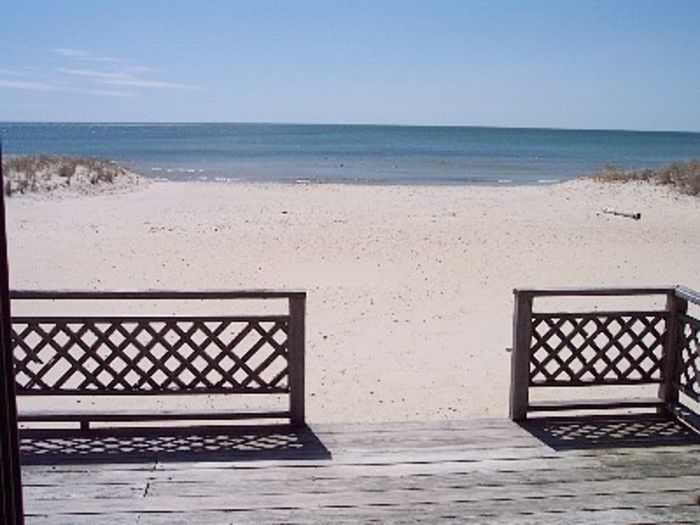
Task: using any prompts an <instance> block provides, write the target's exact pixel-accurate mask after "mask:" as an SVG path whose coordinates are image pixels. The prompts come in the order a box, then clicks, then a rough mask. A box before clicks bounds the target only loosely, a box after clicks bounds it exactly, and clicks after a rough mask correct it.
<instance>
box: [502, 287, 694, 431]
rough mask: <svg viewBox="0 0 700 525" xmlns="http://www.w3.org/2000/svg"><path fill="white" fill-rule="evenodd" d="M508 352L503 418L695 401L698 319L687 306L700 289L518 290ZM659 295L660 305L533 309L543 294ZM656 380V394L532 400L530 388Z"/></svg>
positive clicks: (670, 406)
mask: <svg viewBox="0 0 700 525" xmlns="http://www.w3.org/2000/svg"><path fill="white" fill-rule="evenodd" d="M514 294H515V312H514V319H513V349H512V356H511V389H510V417H511V419H513V420H514V421H519V420H524V419H526V418H527V416H528V413H529V412H553V411H565V410H569V411H571V410H589V409H629V408H656V409H657V410H666V411H669V412H674V413H679V412H681V411H685V412H687V409H688V407H687V406H686V405H684V404H683V403H681V402H680V401H679V392H680V393H682V394H684V395H685V396H687V397H688V398H689V399H690V400H692V401H694V402H696V403H697V402H700V321H699V320H698V319H696V318H695V317H691V316H690V315H688V313H687V305H688V302H689V301H691V302H692V303H694V304H696V305H700V294H698V293H697V292H693V291H692V290H689V289H687V288H682V287H665V288H621V289H613V288H594V289H546V290H545V289H539V290H534V289H518V290H515V291H514ZM583 296H616V297H622V296H665V298H666V307H665V309H663V310H645V311H639V310H637V311H635V310H620V311H590V312H579V313H570V312H535V311H533V302H534V300H535V299H536V298H543V297H583ZM650 384H652V385H653V384H658V385H659V389H658V398H653V399H641V400H640V399H620V400H576V401H566V402H531V401H530V389H531V388H539V387H585V386H600V385H604V386H617V385H650Z"/></svg>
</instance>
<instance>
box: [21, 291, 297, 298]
mask: <svg viewBox="0 0 700 525" xmlns="http://www.w3.org/2000/svg"><path fill="white" fill-rule="evenodd" d="M304 296H305V292H303V291H298V290H202V291H182V290H143V291H126V290H123V291H108V292H103V291H97V292H95V291H85V290H12V291H11V292H10V297H11V298H12V299H32V300H39V299H47V300H55V299H85V300H93V299H114V300H120V299H121V300H133V299H149V300H157V299H160V300H169V299H291V298H294V297H297V298H298V297H304Z"/></svg>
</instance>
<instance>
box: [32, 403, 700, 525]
mask: <svg viewBox="0 0 700 525" xmlns="http://www.w3.org/2000/svg"><path fill="white" fill-rule="evenodd" d="M561 421H562V426H561V428H562V429H564V430H565V431H566V432H569V434H572V432H573V431H572V430H570V428H569V427H571V425H573V421H574V420H572V419H562V420H561ZM635 421H636V423H635ZM664 421H671V423H669V424H671V425H673V424H674V423H673V422H672V420H668V419H664V418H662V417H661V416H649V419H648V420H635V419H633V418H629V417H627V418H623V419H621V420H619V421H615V420H613V419H605V420H596V419H588V420H582V421H581V422H580V425H579V427H576V428H579V429H583V428H588V427H591V426H597V427H598V429H599V431H600V432H603V431H604V429H605V428H606V426H611V427H613V426H614V427H615V429H616V430H615V432H617V433H619V432H620V428H621V427H620V425H622V427H624V428H627V429H628V430H629V431H630V432H633V433H635V434H637V438H640V439H641V437H642V436H646V438H645V439H646V440H647V441H646V443H645V444H644V445H643V446H638V445H637V446H634V447H630V446H622V447H610V446H600V447H598V448H594V449H585V448H584V449H572V450H567V451H558V450H554V449H552V448H551V447H550V446H548V445H547V444H545V443H544V442H543V441H541V440H540V439H538V438H536V437H535V436H534V435H533V434H532V433H531V432H530V431H529V430H526V429H525V428H523V427H521V426H519V425H517V424H514V423H511V422H509V421H498V420H487V421H470V422H445V423H438V422H436V423H410V424H395V425H389V424H387V425H376V424H375V425H367V426H362V425H343V426H337V427H335V426H332V425H323V426H318V427H314V428H313V431H311V430H307V432H308V433H306V434H302V433H299V431H296V430H294V429H293V427H288V430H287V431H286V432H287V433H286V434H285V431H284V429H283V427H276V429H275V432H273V433H265V432H264V431H263V429H262V427H261V428H260V429H258V430H254V429H251V430H247V431H245V432H247V433H248V435H250V436H252V437H251V439H252V441H251V442H249V443H248V444H247V445H246V446H248V447H250V446H252V444H253V443H254V441H255V440H254V437H255V434H256V433H258V435H259V440H260V441H261V443H264V444H265V445H264V446H266V447H271V446H274V445H273V441H272V437H271V436H272V435H273V434H274V435H279V436H285V435H286V436H288V437H291V438H294V436H296V437H298V438H299V441H298V443H300V447H301V449H303V448H304V447H311V449H310V450H308V451H307V453H308V454H310V455H311V456H313V447H316V446H318V443H320V444H321V445H322V446H323V447H324V448H327V450H328V452H330V457H325V458H323V459H314V458H313V457H304V456H303V455H300V456H298V457H297V458H294V457H291V458H288V459H281V460H270V459H265V458H266V456H265V455H264V454H262V453H260V454H262V455H261V456H259V458H260V459H256V458H255V455H253V456H252V457H250V458H248V459H242V457H241V456H240V455H238V456H236V454H235V453H232V456H231V457H230V459H229V460H221V461H207V460H206V459H204V460H203V461H199V459H201V458H198V457H197V455H196V454H193V457H192V458H191V459H190V461H177V462H168V461H165V460H163V458H160V459H156V460H155V461H153V462H144V463H142V464H138V463H134V464H128V465H115V464H110V463H88V464H85V463H82V464H81V463H79V462H78V463H76V464H67V465H37V466H25V467H24V475H25V486H26V495H27V519H28V523H36V524H51V525H53V524H58V523H75V524H81V523H97V524H99V523H117V524H121V523H134V524H136V523H138V524H144V523H152V524H163V523H183V524H184V523H194V524H197V523H253V522H254V523H287V522H289V523H328V522H336V521H337V522H341V523H347V522H355V523H356V522H370V521H377V522H405V521H411V522H416V521H418V522H431V523H434V522H442V521H452V522H480V523H484V522H485V523H555V522H561V520H562V518H563V517H564V516H565V517H566V520H567V521H569V520H573V521H577V522H588V521H597V522H606V521H614V522H619V523H629V522H635V523H639V522H642V523H645V522H646V523H695V522H697V521H698V520H700V507H698V506H697V505H696V504H695V497H696V492H697V490H698V487H699V486H700V464H698V462H697V461H695V460H694V458H695V457H696V455H697V453H698V452H700V441H698V439H697V436H694V435H693V436H694V437H693V436H686V437H687V439H685V440H681V441H677V442H675V443H674V444H673V445H672V446H662V443H661V441H660V440H659V437H660V436H658V435H654V432H655V431H654V428H662V430H659V431H658V433H659V434H662V433H664V432H665V430H663V429H665V428H666V427H665V426H664V427H659V425H661V424H662V423H663V422H664ZM565 423H566V425H568V426H566V425H565ZM615 424H617V426H615ZM635 425H636V426H635ZM637 427H639V428H637ZM567 429H568V430H567ZM239 432H244V431H242V430H239ZM314 438H315V439H316V440H317V443H316V444H313V441H314ZM300 451H301V450H300ZM239 453H240V451H239Z"/></svg>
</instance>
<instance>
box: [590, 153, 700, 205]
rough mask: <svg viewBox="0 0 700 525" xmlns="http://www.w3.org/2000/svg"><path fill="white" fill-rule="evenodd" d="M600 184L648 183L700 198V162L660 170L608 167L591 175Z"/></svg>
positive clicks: (676, 163) (680, 163) (685, 163)
mask: <svg viewBox="0 0 700 525" xmlns="http://www.w3.org/2000/svg"><path fill="white" fill-rule="evenodd" d="M591 178H593V179H594V180H596V181H599V182H633V181H637V182H648V183H651V184H658V185H663V186H671V187H673V188H674V189H676V190H678V191H679V192H681V193H685V194H687V195H695V196H700V161H698V160H694V161H691V162H674V163H673V164H669V165H668V166H664V167H663V168H659V169H643V170H621V169H619V168H617V167H615V166H612V165H608V166H605V168H603V169H602V170H600V171H598V172H597V173H594V174H593V175H591Z"/></svg>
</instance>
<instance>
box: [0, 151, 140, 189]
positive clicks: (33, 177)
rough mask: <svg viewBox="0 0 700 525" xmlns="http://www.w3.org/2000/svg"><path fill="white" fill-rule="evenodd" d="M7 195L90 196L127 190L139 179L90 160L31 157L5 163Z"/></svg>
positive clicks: (116, 166) (110, 164)
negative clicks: (54, 193)
mask: <svg viewBox="0 0 700 525" xmlns="http://www.w3.org/2000/svg"><path fill="white" fill-rule="evenodd" d="M2 169H3V174H4V176H5V187H4V188H3V190H4V192H5V195H7V196H12V195H14V194H27V193H48V192H52V191H56V190H61V189H69V190H75V191H79V192H91V191H94V190H97V189H104V188H114V187H125V186H128V185H130V184H132V183H134V182H135V181H136V179H138V177H137V176H136V175H135V174H134V173H132V172H130V171H129V170H127V169H126V168H124V167H123V166H121V165H119V164H117V163H115V162H112V161H108V160H102V159H95V158H89V157H65V156H53V155H29V156H18V157H10V158H7V159H4V160H3V163H2Z"/></svg>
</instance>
